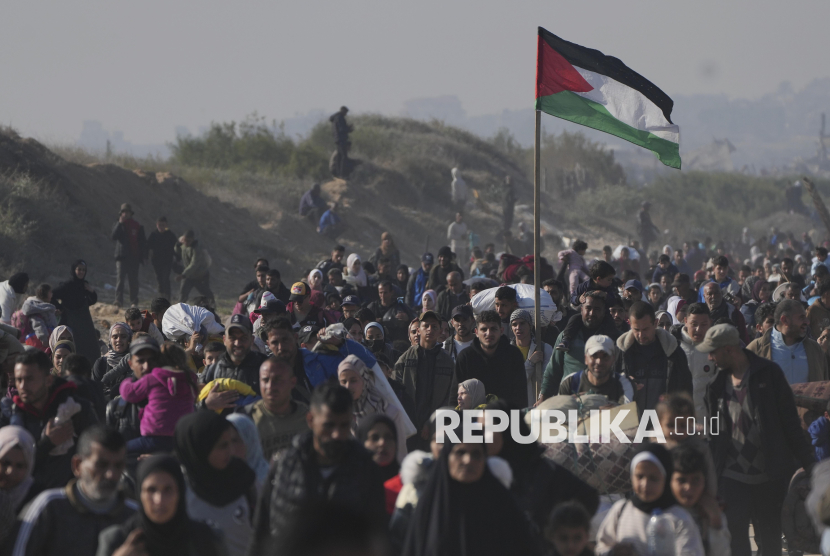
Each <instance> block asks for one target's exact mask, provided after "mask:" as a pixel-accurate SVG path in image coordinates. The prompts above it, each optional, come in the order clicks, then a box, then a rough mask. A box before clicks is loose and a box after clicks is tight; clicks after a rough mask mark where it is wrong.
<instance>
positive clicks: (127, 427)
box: [106, 396, 141, 442]
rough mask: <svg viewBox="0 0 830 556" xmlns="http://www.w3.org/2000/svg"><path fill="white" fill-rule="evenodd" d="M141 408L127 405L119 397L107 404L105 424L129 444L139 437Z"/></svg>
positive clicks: (136, 405) (131, 404) (125, 401)
mask: <svg viewBox="0 0 830 556" xmlns="http://www.w3.org/2000/svg"><path fill="white" fill-rule="evenodd" d="M139 411H141V406H139V405H138V404H134V403H127V400H125V399H124V398H122V397H121V396H118V397H116V398H115V399H113V400H112V401H111V402H109V403H108V404H107V412H106V424H107V426H108V427H111V428H113V429H115V430H117V431H118V432H120V433H121V436H123V437H124V440H126V441H127V442H129V441H130V440H132V439H134V438H138V437H139V436H141V417H140V416H139Z"/></svg>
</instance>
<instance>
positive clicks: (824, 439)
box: [807, 416, 830, 461]
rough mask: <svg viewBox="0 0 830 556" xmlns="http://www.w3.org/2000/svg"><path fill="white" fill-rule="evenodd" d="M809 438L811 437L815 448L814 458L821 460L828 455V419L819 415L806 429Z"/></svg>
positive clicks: (829, 450)
mask: <svg viewBox="0 0 830 556" xmlns="http://www.w3.org/2000/svg"><path fill="white" fill-rule="evenodd" d="M807 432H809V433H810V438H812V439H813V446H815V449H816V459H817V460H819V461H822V460H824V459H827V458H828V457H830V421H828V420H827V418H826V417H824V416H821V417H819V418H818V419H816V420H815V421H813V423H812V424H811V425H810V428H809V429H807Z"/></svg>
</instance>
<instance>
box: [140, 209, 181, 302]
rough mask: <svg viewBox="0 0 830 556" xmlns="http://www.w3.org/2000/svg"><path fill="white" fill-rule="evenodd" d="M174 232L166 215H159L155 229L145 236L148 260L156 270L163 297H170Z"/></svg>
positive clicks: (160, 292) (174, 241)
mask: <svg viewBox="0 0 830 556" xmlns="http://www.w3.org/2000/svg"><path fill="white" fill-rule="evenodd" d="M176 241H177V240H176V234H174V233H173V232H172V231H170V228H169V227H167V217H166V216H161V217H159V219H158V220H157V221H156V229H155V230H153V231H152V232H150V235H149V236H148V237H147V250H148V251H149V252H150V262H151V263H152V264H153V270H154V271H155V272H156V280H157V281H158V284H159V287H158V292H159V294H160V295H161V296H162V297H164V298H165V299H172V296H171V295H170V270H171V269H172V268H173V260H174V259H175V256H176V252H175V248H176Z"/></svg>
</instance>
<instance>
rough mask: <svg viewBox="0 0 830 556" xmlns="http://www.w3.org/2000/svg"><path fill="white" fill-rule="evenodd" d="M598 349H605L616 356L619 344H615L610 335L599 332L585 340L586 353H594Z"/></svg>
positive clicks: (612, 355)
mask: <svg viewBox="0 0 830 556" xmlns="http://www.w3.org/2000/svg"><path fill="white" fill-rule="evenodd" d="M598 351H604V352H605V353H607V354H608V355H610V356H611V357H614V356H615V355H616V354H617V346H615V345H614V340H612V339H611V338H609V337H608V336H603V335H602V334H597V335H595V336H591V337H590V338H588V341H586V342H585V353H587V354H588V355H594V354H595V353H597V352H598Z"/></svg>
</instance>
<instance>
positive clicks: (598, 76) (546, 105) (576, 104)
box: [536, 27, 680, 169]
mask: <svg viewBox="0 0 830 556" xmlns="http://www.w3.org/2000/svg"><path fill="white" fill-rule="evenodd" d="M673 106H674V102H673V101H672V99H670V98H669V96H668V95H667V94H666V93H664V92H663V91H661V90H660V89H658V88H657V86H656V85H654V83H652V82H651V81H649V80H648V79H646V78H645V77H643V76H642V75H640V74H638V73H637V72H635V71H633V70H632V69H631V68H629V67H628V66H626V65H625V64H623V63H622V61H620V60H618V59H617V58H613V57H611V56H606V55H605V54H603V53H602V52H600V51H599V50H593V49H590V48H585V47H584V46H579V45H578V44H574V43H571V42H568V41H565V40H562V39H560V38H559V37H557V36H556V35H554V34H552V33H549V32H548V31H546V30H544V29H542V28H541V27H539V45H538V54H537V59H536V110H541V111H542V112H545V113H546V114H550V115H551V116H556V117H557V118H562V119H563V120H568V121H571V122H574V123H577V124H581V125H584V126H588V127H592V128H594V129H598V130H600V131H604V132H605V133H610V134H611V135H616V136H617V137H619V138H620V139H625V140H626V141H630V142H632V143H634V144H635V145H639V146H641V147H644V148H646V149H649V150H650V151H654V153H655V154H656V155H657V158H658V159H659V160H660V161H661V162H662V163H663V164H665V165H666V166H671V167H672V168H678V169H679V168H680V149H679V147H680V128H679V127H678V126H676V125H674V124H673V123H672V121H671V110H672V107H673Z"/></svg>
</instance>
